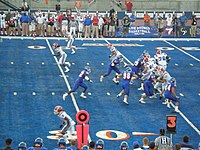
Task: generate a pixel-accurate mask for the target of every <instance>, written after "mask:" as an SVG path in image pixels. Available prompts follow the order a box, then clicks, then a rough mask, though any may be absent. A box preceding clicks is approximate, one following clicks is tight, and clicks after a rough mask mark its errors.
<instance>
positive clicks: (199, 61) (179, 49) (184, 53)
mask: <svg viewBox="0 0 200 150" xmlns="http://www.w3.org/2000/svg"><path fill="white" fill-rule="evenodd" d="M164 42H165V43H167V44H169V45H171V46H173V47H174V48H176V49H178V50H179V51H181V52H183V53H184V54H186V55H188V56H190V57H192V58H193V59H195V60H197V61H198V62H200V60H199V59H198V58H196V57H194V56H192V55H191V54H189V53H187V52H185V51H184V50H182V49H181V48H179V47H177V46H175V45H174V44H172V43H170V42H167V41H166V40H164Z"/></svg>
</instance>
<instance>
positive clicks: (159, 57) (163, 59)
mask: <svg viewBox="0 0 200 150" xmlns="http://www.w3.org/2000/svg"><path fill="white" fill-rule="evenodd" d="M154 58H155V59H156V63H157V64H158V66H160V67H162V68H163V69H164V70H166V69H167V64H168V62H169V61H170V58H169V56H168V55H167V54H166V53H163V52H162V51H161V50H160V49H158V50H157V52H156V55H155V56H154Z"/></svg>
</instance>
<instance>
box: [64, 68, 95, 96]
mask: <svg viewBox="0 0 200 150" xmlns="http://www.w3.org/2000/svg"><path fill="white" fill-rule="evenodd" d="M90 73H91V69H90V67H89V66H85V69H84V70H82V71H81V73H80V74H79V76H78V79H77V80H76V81H75V85H74V87H73V88H72V89H71V90H70V91H68V92H67V93H65V94H63V100H65V98H66V96H67V95H69V94H71V93H72V92H75V91H76V90H77V89H78V88H79V86H81V87H83V88H84V89H83V91H82V93H81V95H80V97H81V98H87V97H86V96H85V92H86V90H87V88H88V87H87V85H86V84H85V83H84V79H86V80H87V81H89V82H90V83H92V82H93V81H92V80H91V79H90V78H89V77H88V75H89V74H90Z"/></svg>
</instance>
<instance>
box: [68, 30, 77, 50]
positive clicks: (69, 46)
mask: <svg viewBox="0 0 200 150" xmlns="http://www.w3.org/2000/svg"><path fill="white" fill-rule="evenodd" d="M67 39H68V42H67V48H69V49H71V51H72V52H71V54H75V53H76V52H75V50H76V49H77V47H76V46H73V43H74V37H73V36H72V35H71V34H70V33H67Z"/></svg>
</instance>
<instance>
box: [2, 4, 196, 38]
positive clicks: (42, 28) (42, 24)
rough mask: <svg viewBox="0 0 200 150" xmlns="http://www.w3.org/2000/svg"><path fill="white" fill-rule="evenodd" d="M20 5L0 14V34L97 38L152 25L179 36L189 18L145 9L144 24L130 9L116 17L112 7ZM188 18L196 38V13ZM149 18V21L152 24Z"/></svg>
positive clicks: (124, 33)
mask: <svg viewBox="0 0 200 150" xmlns="http://www.w3.org/2000/svg"><path fill="white" fill-rule="evenodd" d="M22 5H23V7H22V8H23V9H22V10H25V11H21V12H19V11H16V12H9V13H7V14H5V13H4V12H1V13H0V28H1V35H14V36H16V35H21V36H60V37H65V36H66V34H67V32H70V34H72V35H73V36H74V37H79V38H83V37H84V38H94V37H96V38H99V37H100V38H101V37H116V36H117V34H116V33H117V32H119V29H120V28H122V31H121V34H120V35H121V36H122V37H123V36H124V35H126V37H128V35H129V31H130V27H134V26H146V27H150V26H154V27H156V28H157V32H158V36H159V37H162V35H163V32H164V28H165V27H172V29H173V35H172V37H179V32H180V28H183V29H185V24H186V22H187V21H188V20H189V18H188V17H186V16H185V14H184V13H183V15H182V16H180V17H177V14H168V15H166V16H165V17H166V18H163V16H161V15H160V14H159V13H156V14H155V16H154V18H152V17H151V16H150V15H149V14H148V12H146V13H145V14H144V24H137V20H139V19H137V17H136V15H135V13H134V12H132V13H131V15H127V14H126V15H125V16H124V18H122V19H119V18H118V15H117V13H116V12H115V10H114V9H113V7H112V6H111V8H110V11H109V13H108V14H105V13H104V14H103V13H102V14H99V13H96V14H94V13H92V14H90V13H89V14H82V13H80V12H77V13H72V12H71V10H67V11H66V12H65V13H63V12H60V4H59V3H58V4H57V5H56V13H53V12H50V13H45V12H41V10H39V9H38V11H36V12H35V13H29V11H26V10H27V9H28V8H27V7H28V5H27V3H26V2H25V1H24V2H23V4H22ZM190 19H191V28H190V35H191V37H196V32H197V19H196V16H195V15H192V18H190ZM140 20H141V19H140ZM151 20H153V24H152V23H151Z"/></svg>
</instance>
